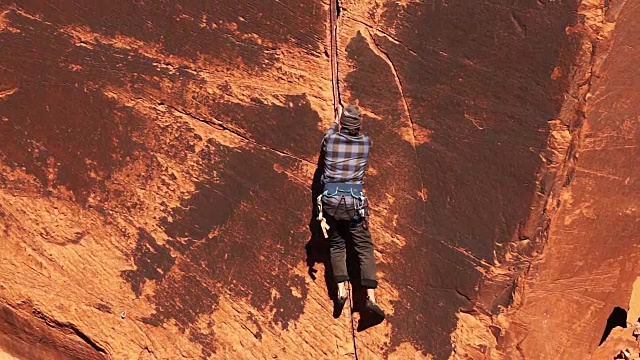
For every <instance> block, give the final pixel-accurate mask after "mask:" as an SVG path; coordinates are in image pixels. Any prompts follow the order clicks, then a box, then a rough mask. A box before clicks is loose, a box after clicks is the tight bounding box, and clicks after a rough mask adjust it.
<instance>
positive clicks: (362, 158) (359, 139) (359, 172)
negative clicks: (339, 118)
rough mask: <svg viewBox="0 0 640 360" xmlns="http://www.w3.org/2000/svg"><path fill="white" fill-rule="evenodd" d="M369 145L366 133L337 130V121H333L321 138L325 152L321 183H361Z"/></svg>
mask: <svg viewBox="0 0 640 360" xmlns="http://www.w3.org/2000/svg"><path fill="white" fill-rule="evenodd" d="M371 145H372V143H371V140H369V137H368V136H367V135H364V134H360V135H357V136H352V135H349V133H348V132H347V131H346V130H343V131H342V132H338V123H337V122H334V123H333V126H331V127H330V128H329V130H327V132H326V133H325V135H324V139H323V140H322V149H323V150H324V152H325V159H324V173H323V174H322V183H323V184H327V183H355V184H362V183H363V181H364V171H365V168H366V167H367V161H368V159H369V149H371Z"/></svg>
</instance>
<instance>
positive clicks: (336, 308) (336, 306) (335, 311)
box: [333, 296, 347, 319]
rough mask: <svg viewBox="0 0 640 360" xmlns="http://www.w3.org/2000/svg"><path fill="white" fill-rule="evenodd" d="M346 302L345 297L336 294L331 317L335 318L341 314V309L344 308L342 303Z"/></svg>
mask: <svg viewBox="0 0 640 360" xmlns="http://www.w3.org/2000/svg"><path fill="white" fill-rule="evenodd" d="M346 302H347V297H346V296H345V297H340V296H338V297H337V298H336V300H334V301H333V318H334V319H337V318H339V317H340V315H342V309H344V304H345V303H346Z"/></svg>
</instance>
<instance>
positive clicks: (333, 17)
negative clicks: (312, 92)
mask: <svg viewBox="0 0 640 360" xmlns="http://www.w3.org/2000/svg"><path fill="white" fill-rule="evenodd" d="M339 11H340V8H339V7H338V0H331V5H330V9H329V21H330V26H331V31H330V33H331V54H330V59H331V84H332V86H333V112H334V117H335V116H338V108H339V107H340V105H341V104H342V100H341V99H340V87H339V85H338V13H339Z"/></svg>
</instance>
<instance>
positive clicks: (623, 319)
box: [598, 306, 627, 346]
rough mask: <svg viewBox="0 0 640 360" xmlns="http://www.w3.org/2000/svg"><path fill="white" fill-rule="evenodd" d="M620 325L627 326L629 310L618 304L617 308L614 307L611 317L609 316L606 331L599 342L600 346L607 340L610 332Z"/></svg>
mask: <svg viewBox="0 0 640 360" xmlns="http://www.w3.org/2000/svg"><path fill="white" fill-rule="evenodd" d="M618 326H619V327H621V328H626V327H627V310H625V309H623V308H621V307H619V306H616V307H615V308H613V311H612V312H611V315H609V318H607V324H606V325H605V327H604V331H603V332H602V337H601V338H600V343H599V344H598V346H599V345H602V343H604V342H605V340H607V337H609V334H611V331H613V329H614V328H616V327H618Z"/></svg>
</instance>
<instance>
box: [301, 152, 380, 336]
mask: <svg viewBox="0 0 640 360" xmlns="http://www.w3.org/2000/svg"><path fill="white" fill-rule="evenodd" d="M317 165H318V166H317V168H316V171H315V173H314V175H313V182H312V183H311V218H310V219H309V232H310V238H309V241H308V242H307V244H306V246H305V249H306V254H307V267H308V273H309V276H310V277H311V279H313V280H316V278H317V276H316V273H317V272H318V270H317V269H315V265H316V264H322V265H323V267H324V281H325V284H326V286H327V295H328V296H329V298H330V299H331V300H333V301H334V303H335V300H336V299H337V298H338V285H337V284H336V282H335V281H334V280H333V272H332V269H331V257H330V254H329V241H328V240H327V239H325V238H324V235H323V234H322V229H321V228H320V223H319V222H318V221H317V220H316V218H317V216H318V207H317V203H316V200H317V198H318V196H319V195H320V194H321V193H322V190H323V189H322V183H321V182H320V178H321V176H322V171H323V169H324V152H321V153H320V155H319V156H318V164H317ZM346 245H347V271H348V273H349V279H352V280H356V281H353V282H352V283H351V286H352V294H353V298H352V301H353V312H359V313H360V321H359V323H358V329H357V330H358V331H364V330H366V329H368V328H370V327H372V326H375V325H377V324H379V323H380V322H379V321H377V320H375V319H373V316H370V315H369V313H368V312H367V311H360V310H361V309H364V305H365V302H366V299H367V293H366V289H364V288H363V287H362V286H361V285H360V281H357V279H360V263H359V261H358V254H357V253H356V251H355V247H354V244H353V241H352V239H351V238H350V237H349V236H347V238H346ZM334 316H336V314H335V313H334Z"/></svg>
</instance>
